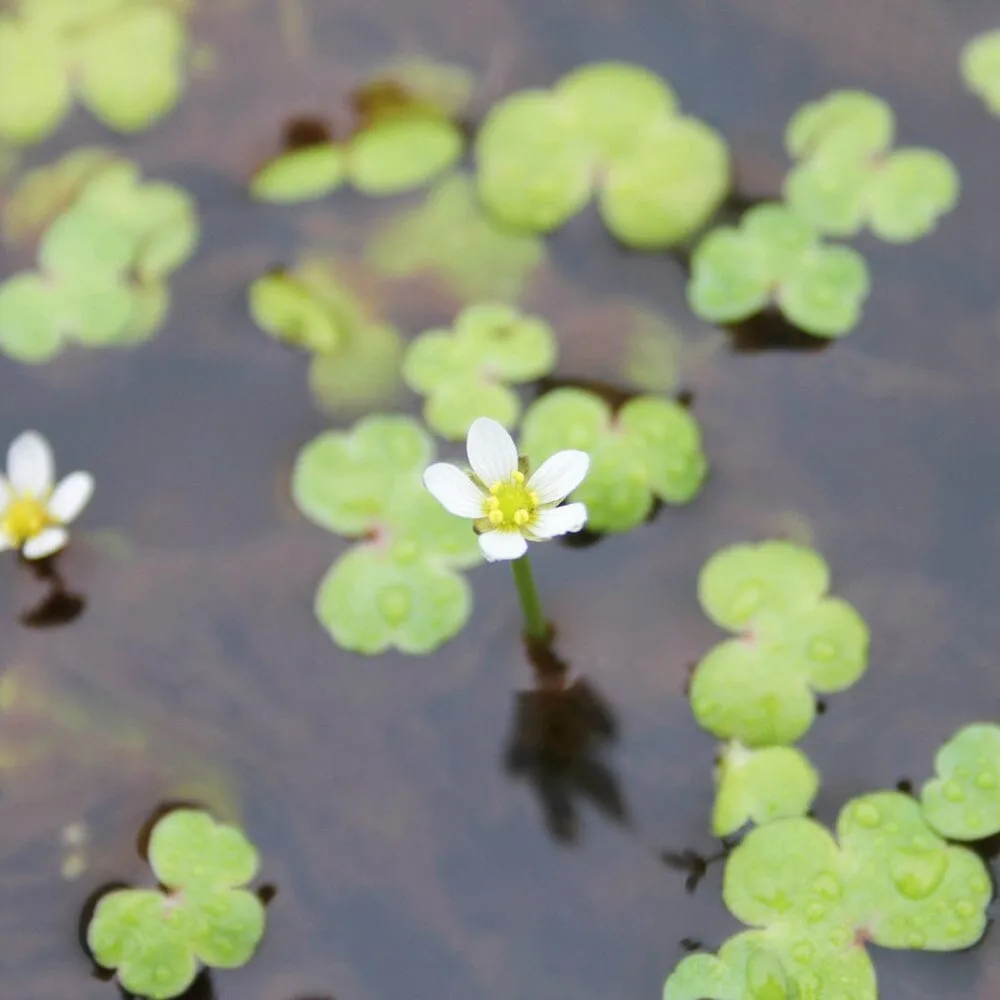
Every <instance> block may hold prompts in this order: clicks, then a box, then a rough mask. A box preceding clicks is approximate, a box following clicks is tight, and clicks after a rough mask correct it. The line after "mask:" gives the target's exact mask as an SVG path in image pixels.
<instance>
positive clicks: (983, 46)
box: [960, 28, 1000, 115]
mask: <svg viewBox="0 0 1000 1000" xmlns="http://www.w3.org/2000/svg"><path fill="white" fill-rule="evenodd" d="M960 68H961V72H962V79H963V80H964V81H965V85H966V87H968V88H969V90H971V91H972V93H974V94H975V95H976V96H978V97H980V98H981V99H982V101H983V103H984V104H985V105H986V108H987V110H988V111H990V112H992V113H993V114H995V115H1000V28H994V29H993V30H992V31H984V32H983V33H982V34H979V35H976V36H974V37H973V38H970V39H969V41H968V42H966V43H965V46H964V47H963V49H962V57H961V62H960Z"/></svg>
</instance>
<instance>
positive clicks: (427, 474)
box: [424, 462, 486, 517]
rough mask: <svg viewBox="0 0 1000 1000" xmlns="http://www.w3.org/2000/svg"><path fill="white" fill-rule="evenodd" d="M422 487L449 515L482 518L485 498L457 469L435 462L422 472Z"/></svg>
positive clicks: (444, 463)
mask: <svg viewBox="0 0 1000 1000" xmlns="http://www.w3.org/2000/svg"><path fill="white" fill-rule="evenodd" d="M424 486H426V487H427V489H428V490H429V491H430V493H431V495H432V496H433V497H434V499H435V500H437V502H438V503H439V504H441V506H442V507H444V509H445V510H446V511H448V513H449V514H457V515H458V516H459V517H482V516H483V502H484V501H485V499H486V497H485V496H484V495H483V493H482V492H481V491H480V489H479V487H478V486H476V484H475V483H474V482H473V481H472V480H471V479H470V478H469V477H468V476H467V475H466V474H465V473H464V472H463V471H462V470H461V469H459V468H457V467H456V466H454V465H449V464H448V463H447V462H435V463H434V465H430V466H428V467H427V468H426V469H425V470H424Z"/></svg>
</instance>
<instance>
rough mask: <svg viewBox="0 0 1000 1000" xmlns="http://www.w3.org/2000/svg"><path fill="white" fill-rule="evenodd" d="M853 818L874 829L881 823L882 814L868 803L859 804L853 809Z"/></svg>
mask: <svg viewBox="0 0 1000 1000" xmlns="http://www.w3.org/2000/svg"><path fill="white" fill-rule="evenodd" d="M854 818H855V819H856V820H857V821H858V822H859V823H860V824H861V825H862V826H867V827H875V826H878V825H879V823H881V822H882V814H881V813H880V812H879V811H878V809H876V808H875V806H873V805H872V804H871V803H870V802H859V803H858V804H857V805H856V806H855V807H854Z"/></svg>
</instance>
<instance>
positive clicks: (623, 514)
mask: <svg viewBox="0 0 1000 1000" xmlns="http://www.w3.org/2000/svg"><path fill="white" fill-rule="evenodd" d="M521 448H522V450H523V451H524V453H525V454H526V455H527V456H528V458H529V460H530V461H531V462H532V463H533V464H535V463H538V462H540V461H542V460H543V459H544V458H546V457H547V456H549V455H552V454H555V453H556V452H557V451H562V450H563V449H566V448H578V449H580V450H582V451H586V452H588V453H589V454H590V461H591V465H590V471H589V472H588V474H587V478H586V479H585V480H584V482H583V484H582V485H581V486H580V487H579V488H578V489H577V490H576V491H575V492H574V494H573V498H574V499H576V500H580V501H583V502H584V503H586V505H587V526H588V528H591V529H592V530H594V531H611V532H614V531H628V530H629V529H631V528H634V527H636V525H638V524H641V523H642V522H643V520H645V518H646V517H647V516H648V515H649V513H650V511H651V510H652V507H653V502H654V500H655V499H657V498H658V499H660V500H663V501H665V502H666V503H671V504H683V503H688V502H690V501H691V500H693V499H694V497H695V496H696V495H697V494H698V491H699V490H700V488H701V484H702V482H703V481H704V478H705V474H706V471H707V463H706V459H705V454H704V452H703V450H702V445H701V431H700V428H699V427H698V424H697V422H696V421H695V419H694V417H692V416H691V414H690V413H689V412H688V411H687V410H685V409H684V408H683V407H682V406H680V405H678V404H677V403H675V402H673V401H672V400H668V399H663V398H660V397H656V396H639V397H636V398H635V399H632V400H629V402H627V403H626V404H625V405H624V406H622V407H621V409H620V410H619V411H618V412H617V413H612V410H611V407H610V406H608V404H607V403H605V402H604V400H602V399H601V398H600V397H598V396H596V395H595V394H593V393H591V392H587V391H585V390H583V389H574V388H566V389H556V390H554V391H553V392H550V393H547V394H546V395H544V396H542V397H541V398H540V399H538V400H536V401H535V402H534V403H532V405H531V406H530V407H529V408H528V411H527V413H526V414H525V416H524V424H523V427H522V432H521Z"/></svg>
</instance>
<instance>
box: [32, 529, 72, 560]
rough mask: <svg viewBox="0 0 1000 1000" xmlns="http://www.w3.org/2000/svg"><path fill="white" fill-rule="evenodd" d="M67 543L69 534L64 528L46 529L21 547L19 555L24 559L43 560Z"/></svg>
mask: <svg viewBox="0 0 1000 1000" xmlns="http://www.w3.org/2000/svg"><path fill="white" fill-rule="evenodd" d="M68 541H69V532H68V531H67V530H66V529H65V528H46V529H45V530H44V531H40V532H38V534H37V535H35V536H34V537H33V538H29V539H28V540H27V541H26V542H25V543H24V545H22V546H21V555H23V556H24V558H25V559H44V558H45V557H46V556H50V555H52V553H53V552H58V551H59V550H60V549H61V548H62V547H63V546H64V545H65V544H66V543H67V542H68Z"/></svg>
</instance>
